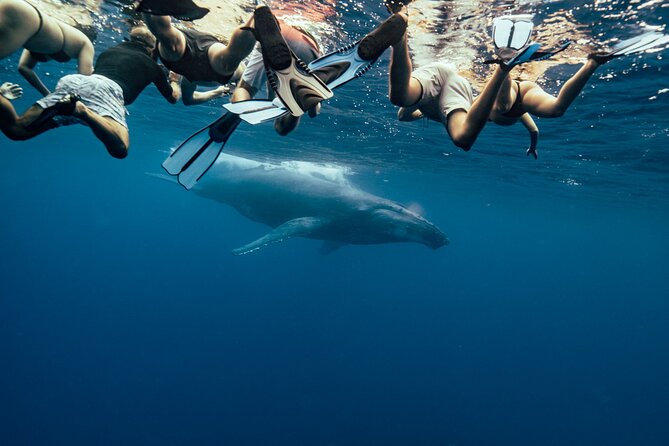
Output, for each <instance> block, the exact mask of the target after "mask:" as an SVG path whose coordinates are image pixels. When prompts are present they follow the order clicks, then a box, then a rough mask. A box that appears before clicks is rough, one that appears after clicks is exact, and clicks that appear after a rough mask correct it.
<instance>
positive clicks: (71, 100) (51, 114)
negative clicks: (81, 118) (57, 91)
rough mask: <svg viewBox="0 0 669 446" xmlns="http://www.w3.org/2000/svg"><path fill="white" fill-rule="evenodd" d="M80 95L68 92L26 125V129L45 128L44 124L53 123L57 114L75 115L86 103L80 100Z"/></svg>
mask: <svg viewBox="0 0 669 446" xmlns="http://www.w3.org/2000/svg"><path fill="white" fill-rule="evenodd" d="M79 99H80V98H79V96H77V95H76V94H68V95H66V96H65V97H63V99H61V100H59V101H58V102H56V103H55V104H53V105H50V106H48V107H47V108H45V109H44V110H42V113H40V115H39V116H38V117H37V118H36V119H35V120H34V121H33V122H31V123H30V124H28V125H27V126H26V130H28V131H35V130H39V129H41V128H43V126H44V125H52V124H53V121H52V120H53V118H55V117H56V116H75V117H78V116H77V115H75V112H77V111H78V110H79V108H80V107H84V109H85V106H84V104H82V103H81V102H79Z"/></svg>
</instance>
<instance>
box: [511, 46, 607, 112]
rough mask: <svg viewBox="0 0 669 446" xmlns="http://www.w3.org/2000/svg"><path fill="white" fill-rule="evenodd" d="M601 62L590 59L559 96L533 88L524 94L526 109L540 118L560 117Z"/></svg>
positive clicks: (561, 90)
mask: <svg viewBox="0 0 669 446" xmlns="http://www.w3.org/2000/svg"><path fill="white" fill-rule="evenodd" d="M599 65H600V64H599V63H597V62H596V61H594V60H592V59H589V60H588V61H587V62H586V63H585V64H583V66H582V67H581V68H580V69H579V70H578V71H577V72H576V74H574V75H573V76H572V77H571V79H569V80H568V81H567V82H565V84H564V85H563V86H562V88H561V89H560V93H558V96H557V98H556V97H554V96H552V95H550V94H548V93H546V92H545V91H543V90H542V89H541V88H533V89H531V90H530V91H528V92H527V93H526V94H525V95H524V96H523V106H524V107H525V109H526V110H527V111H528V112H529V113H530V114H533V115H535V116H539V117H540V118H558V117H560V116H562V115H564V113H565V112H566V111H567V109H568V108H569V106H570V105H571V103H572V102H574V100H575V99H576V98H577V97H578V95H579V94H580V93H581V91H583V88H584V87H585V85H586V84H587V83H588V80H590V77H592V75H593V73H594V72H595V70H596V69H597V67H599Z"/></svg>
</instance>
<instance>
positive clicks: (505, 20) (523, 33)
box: [492, 14, 534, 50]
mask: <svg viewBox="0 0 669 446" xmlns="http://www.w3.org/2000/svg"><path fill="white" fill-rule="evenodd" d="M533 28H534V23H532V15H531V14H518V15H506V16H502V17H497V18H496V19H495V20H493V22H492V40H493V42H494V44H495V48H513V49H514V50H519V49H521V48H523V47H524V46H525V45H527V44H528V43H530V39H531V38H532V30H533Z"/></svg>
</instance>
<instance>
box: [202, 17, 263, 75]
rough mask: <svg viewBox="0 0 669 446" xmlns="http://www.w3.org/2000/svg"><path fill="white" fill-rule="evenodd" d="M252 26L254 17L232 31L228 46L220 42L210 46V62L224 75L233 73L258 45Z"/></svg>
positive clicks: (215, 69)
mask: <svg viewBox="0 0 669 446" xmlns="http://www.w3.org/2000/svg"><path fill="white" fill-rule="evenodd" d="M252 27H253V17H251V18H250V19H249V20H248V21H247V22H246V24H245V25H244V26H240V27H239V28H237V29H235V30H234V31H233V32H232V35H231V36H230V41H229V42H228V45H227V46H225V45H223V44H220V45H212V46H211V47H209V53H208V56H209V63H210V64H211V67H212V68H213V69H214V71H216V72H217V73H218V74H221V75H223V76H228V75H232V74H233V73H234V72H235V70H237V67H239V64H240V63H241V62H242V61H243V60H244V59H245V58H246V57H247V56H248V55H249V54H251V51H253V47H255V45H256V37H255V35H254V34H253V31H251V28H252Z"/></svg>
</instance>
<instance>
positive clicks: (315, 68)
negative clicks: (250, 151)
mask: <svg viewBox="0 0 669 446" xmlns="http://www.w3.org/2000/svg"><path fill="white" fill-rule="evenodd" d="M267 11H268V10H267ZM272 19H273V16H272ZM274 23H275V22H272V24H274ZM272 26H273V25H272ZM265 28H267V26H265ZM277 31H278V32H279V35H278V36H277V35H274V36H272V39H273V42H272V43H273V45H274V48H275V51H278V50H277V47H281V48H280V50H281V51H284V52H287V54H288V55H289V56H290V57H291V59H292V61H291V64H292V65H290V66H289V69H288V70H287V71H286V73H285V76H286V77H285V79H290V76H291V73H293V74H294V73H296V72H297V71H298V68H297V67H299V71H300V74H299V76H300V77H297V78H296V79H298V82H299V79H302V78H303V77H306V76H316V77H317V78H318V79H319V82H320V83H322V84H324V85H325V84H326V83H327V86H326V88H327V89H328V90H330V86H332V87H331V88H337V87H340V86H342V85H345V84H346V83H348V82H350V81H352V80H354V79H357V78H359V77H360V76H362V75H363V74H364V73H365V72H366V71H367V70H369V68H371V66H372V65H373V64H374V63H375V61H376V60H377V59H378V58H379V57H380V56H381V54H383V52H384V51H385V50H386V49H388V47H390V45H391V44H392V43H393V42H395V41H397V39H400V38H401V37H402V36H403V35H404V33H405V31H406V20H405V18H404V17H402V16H401V15H393V16H391V17H390V18H388V19H387V20H386V21H385V22H383V23H382V24H381V25H379V26H378V27H377V28H376V29H374V30H373V31H372V32H370V33H369V34H367V35H366V36H365V37H364V38H362V39H361V40H359V41H358V42H356V43H354V44H353V45H349V46H346V47H344V48H342V49H340V50H337V51H334V52H332V53H329V54H327V55H325V56H323V57H321V58H319V59H316V60H314V61H312V62H311V63H310V64H309V67H311V68H309V67H305V66H304V63H303V62H302V61H300V60H299V59H298V58H297V57H296V56H295V54H294V52H292V51H291V50H290V48H289V47H288V44H287V43H286V42H285V40H284V39H283V37H282V36H281V34H280V30H278V29H275V31H274V32H277ZM261 48H264V47H262V45H261ZM262 51H263V56H264V52H265V50H264V49H263V50H262ZM290 67H292V70H293V71H291V68H290ZM267 71H268V72H269V73H270V76H271V75H272V74H271V71H270V70H267ZM270 79H271V77H270ZM270 85H271V86H272V89H273V90H274V91H275V93H277V95H279V94H288V95H292V94H293V93H292V92H291V91H288V90H284V91H283V92H282V93H280V92H279V90H280V89H279V88H276V87H277V84H276V82H273V81H272V80H270ZM300 87H304V84H298V89H297V90H295V91H296V92H297V91H299V88H300ZM303 89H304V90H308V87H307V88H303ZM305 98H306V99H305ZM301 99H305V100H306V101H307V102H303V103H302V104H300V103H299V101H300V100H301ZM322 100H323V98H322V96H318V94H317V93H313V94H309V93H307V94H305V95H300V98H295V97H292V98H291V101H292V104H293V105H297V108H298V110H297V112H302V113H304V110H307V111H309V110H314V109H315V108H317V107H318V106H319V104H320V102H321V101H322ZM225 107H226V108H227V109H228V111H229V112H228V113H226V114H224V115H223V116H222V117H221V118H219V119H217V120H216V121H215V122H213V123H212V124H210V125H209V126H207V127H205V128H203V129H201V130H199V131H198V132H196V133H194V134H193V135H191V136H190V137H189V138H188V139H186V140H185V141H184V142H183V143H182V144H181V145H179V146H178V147H177V148H176V149H175V150H174V151H173V152H172V154H171V155H170V156H169V157H168V158H167V159H166V160H165V162H163V167H164V168H165V170H166V171H167V172H168V173H169V174H170V175H174V176H177V177H178V181H179V183H180V184H181V185H183V186H184V187H185V188H186V189H190V188H192V187H193V186H194V185H195V184H196V183H197V182H198V181H199V180H200V179H201V178H202V176H203V175H204V174H205V173H206V172H207V170H208V169H209V167H210V166H211V165H212V164H213V163H214V161H216V158H217V157H218V154H219V153H220V152H221V150H222V149H223V146H224V145H225V144H226V142H227V140H228V138H230V136H231V135H232V134H233V132H234V130H235V129H236V128H237V126H238V125H239V123H240V121H241V120H242V119H243V120H246V121H247V122H250V123H252V124H258V123H261V122H266V121H269V120H275V119H277V118H279V119H282V120H284V119H285V120H286V121H284V123H288V124H287V126H286V127H284V128H283V129H282V130H285V129H288V128H290V127H288V125H292V124H295V123H296V122H297V119H299V116H295V115H294V113H293V112H292V111H291V110H290V109H289V106H288V105H287V103H285V102H284V99H283V98H281V97H278V98H277V99H275V100H273V101H271V100H261V101H259V100H246V101H241V102H236V103H231V104H226V105H225ZM314 111H315V110H314ZM284 123H282V124H284Z"/></svg>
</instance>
